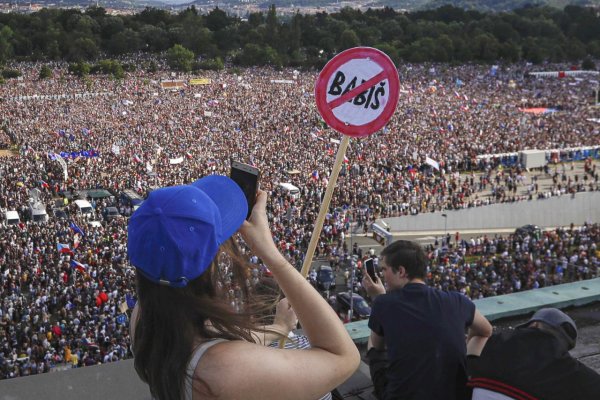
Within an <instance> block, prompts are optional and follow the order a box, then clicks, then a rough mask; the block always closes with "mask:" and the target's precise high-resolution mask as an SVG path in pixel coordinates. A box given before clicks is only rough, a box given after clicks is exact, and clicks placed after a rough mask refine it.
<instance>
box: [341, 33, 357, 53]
mask: <svg viewBox="0 0 600 400" xmlns="http://www.w3.org/2000/svg"><path fill="white" fill-rule="evenodd" d="M359 45H360V40H358V36H357V35H356V33H355V32H354V31H352V30H350V29H346V30H345V31H344V32H342V35H341V36H340V50H345V49H350V48H352V47H357V46H359Z"/></svg>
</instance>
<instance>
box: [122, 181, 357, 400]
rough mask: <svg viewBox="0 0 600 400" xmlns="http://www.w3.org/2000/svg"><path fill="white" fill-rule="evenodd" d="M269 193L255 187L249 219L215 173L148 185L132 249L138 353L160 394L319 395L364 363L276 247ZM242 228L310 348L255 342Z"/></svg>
mask: <svg viewBox="0 0 600 400" xmlns="http://www.w3.org/2000/svg"><path fill="white" fill-rule="evenodd" d="M266 200H267V195H266V193H265V192H263V191H259V193H258V195H257V198H256V205H255V206H254V208H253V210H252V214H251V216H250V218H249V219H248V220H247V221H246V220H245V218H246V215H247V210H248V207H247V203H246V199H245V197H244V193H243V192H242V190H241V189H240V188H239V187H238V186H237V184H236V183H235V182H234V181H232V180H231V179H229V178H227V177H224V176H216V175H211V176H207V177H204V178H202V179H200V180H198V181H196V182H194V183H193V184H191V185H181V186H173V187H167V188H162V189H157V190H154V191H152V192H151V193H150V195H149V197H148V199H147V200H146V201H145V202H144V203H143V204H142V205H141V206H140V208H139V209H138V210H136V211H135V212H134V213H133V215H132V217H131V218H130V220H129V225H128V254H129V258H130V261H131V264H132V265H133V266H134V267H135V268H136V277H137V288H136V290H137V295H138V304H137V305H136V307H135V309H134V312H133V314H132V317H131V324H130V325H131V336H132V338H133V343H132V351H133V353H134V358H135V361H134V365H135V369H136V371H137V373H138V375H139V376H140V378H141V379H142V380H143V381H144V382H146V383H148V385H149V387H150V392H151V394H152V396H153V397H154V398H156V399H160V400H165V399H177V400H180V399H186V400H193V399H200V398H202V399H208V398H217V397H218V398H222V399H261V400H264V399H281V398H285V399H305V398H318V397H319V396H321V395H322V394H323V393H326V392H328V391H330V390H332V389H333V388H334V387H336V386H337V385H339V384H341V383H342V382H344V381H345V380H346V379H347V378H348V377H350V375H351V374H352V373H353V372H354V370H355V369H356V368H357V367H358V363H359V361H360V356H359V354H358V350H357V348H356V346H355V345H354V343H353V342H352V340H351V338H350V336H349V335H348V333H347V332H346V330H345V328H344V326H343V325H342V323H341V321H340V320H339V318H337V316H336V314H335V313H334V311H333V310H332V309H331V307H329V305H328V304H327V302H326V301H325V300H324V299H323V298H322V297H321V296H320V295H319V293H318V292H317V291H316V290H315V289H314V288H313V287H312V286H311V285H310V284H309V283H308V282H307V281H306V279H304V278H303V277H302V275H301V274H300V273H298V271H296V270H295V269H294V267H292V266H291V265H290V264H289V263H288V262H287V260H286V259H285V258H284V257H283V256H282V255H281V254H280V253H279V251H278V250H277V248H276V246H275V243H274V242H273V238H272V235H271V232H270V230H269V226H268V221H267V215H266ZM238 230H239V232H240V233H241V235H242V238H243V239H244V241H245V243H246V244H247V245H248V247H249V248H250V249H251V250H252V252H253V254H254V255H256V256H258V257H260V258H261V259H262V261H263V262H264V263H265V264H266V265H267V266H268V268H269V269H270V271H271V273H272V275H273V277H274V278H275V279H276V280H277V283H278V284H279V286H280V287H281V289H282V290H283V292H284V293H285V296H286V299H287V302H289V306H290V307H291V306H293V309H294V311H295V312H296V314H297V316H298V319H299V320H300V323H301V325H302V328H303V329H304V332H305V333H306V335H307V336H308V338H309V339H310V342H311V344H312V346H313V348H312V349H310V350H304V351H299V352H292V351H290V350H283V349H274V348H269V347H265V346H262V345H260V344H259V343H257V342H259V340H258V338H257V337H258V336H260V335H257V334H256V332H257V331H258V332H260V330H261V328H260V327H256V326H254V324H253V321H254V319H253V318H252V316H253V313H254V308H253V307H252V306H253V304H252V302H251V300H252V297H251V296H248V297H242V298H240V297H239V294H240V293H242V292H243V291H244V290H245V288H247V285H246V281H247V274H246V275H244V274H242V273H243V272H244V271H246V272H247V271H248V269H246V268H245V260H244V256H243V255H242V253H241V251H240V250H239V249H238V247H237V245H236V242H235V240H234V239H233V238H232V235H233V234H234V233H236V232H237V231H238ZM247 257H248V256H246V258H247ZM232 271H236V272H237V273H233V274H231V272H232ZM232 275H233V280H235V279H238V282H237V285H236V284H235V282H232ZM230 288H231V289H230ZM287 331H289V328H288V329H287V330H286V334H287Z"/></svg>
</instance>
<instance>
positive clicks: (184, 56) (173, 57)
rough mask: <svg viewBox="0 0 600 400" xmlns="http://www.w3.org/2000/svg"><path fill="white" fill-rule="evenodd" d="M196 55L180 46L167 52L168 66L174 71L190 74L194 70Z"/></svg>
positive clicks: (177, 45)
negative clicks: (193, 64)
mask: <svg viewBox="0 0 600 400" xmlns="http://www.w3.org/2000/svg"><path fill="white" fill-rule="evenodd" d="M193 62H194V53H193V52H192V51H190V50H188V49H186V48H185V47H183V46H182V45H180V44H176V45H175V46H173V47H171V48H170V49H169V50H168V51H167V64H169V67H171V68H172V69H174V70H177V71H185V72H189V71H191V70H192V63H193Z"/></svg>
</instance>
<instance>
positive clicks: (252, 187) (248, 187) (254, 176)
mask: <svg viewBox="0 0 600 400" xmlns="http://www.w3.org/2000/svg"><path fill="white" fill-rule="evenodd" d="M259 176H260V171H259V170H258V168H256V167H253V166H252V165H248V164H242V163H240V162H237V161H232V162H231V175H230V177H231V179H232V180H233V181H234V182H235V183H237V184H238V186H239V187H240V188H242V191H243V192H244V195H245V196H246V201H247V202H248V215H247V216H246V219H248V217H250V214H251V213H252V207H254V202H255V201H256V191H257V190H258V179H259Z"/></svg>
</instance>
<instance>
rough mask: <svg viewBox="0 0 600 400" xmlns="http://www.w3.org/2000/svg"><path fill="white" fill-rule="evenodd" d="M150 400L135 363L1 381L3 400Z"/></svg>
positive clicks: (0, 389)
mask: <svg viewBox="0 0 600 400" xmlns="http://www.w3.org/2000/svg"><path fill="white" fill-rule="evenodd" d="M31 399H62V400H65V399H78V400H80V399H85V400H108V399H131V400H151V399H152V397H151V396H150V390H149V389H148V385H146V384H145V383H144V382H142V381H141V380H140V378H139V377H138V376H137V373H136V372H135V369H134V368H133V360H124V361H119V362H115V363H108V364H102V365H95V366H93V367H84V368H73V369H67V370H64V371H57V372H49V373H46V374H39V375H32V376H25V377H21V378H15V379H6V380H2V381H0V400H31Z"/></svg>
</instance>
